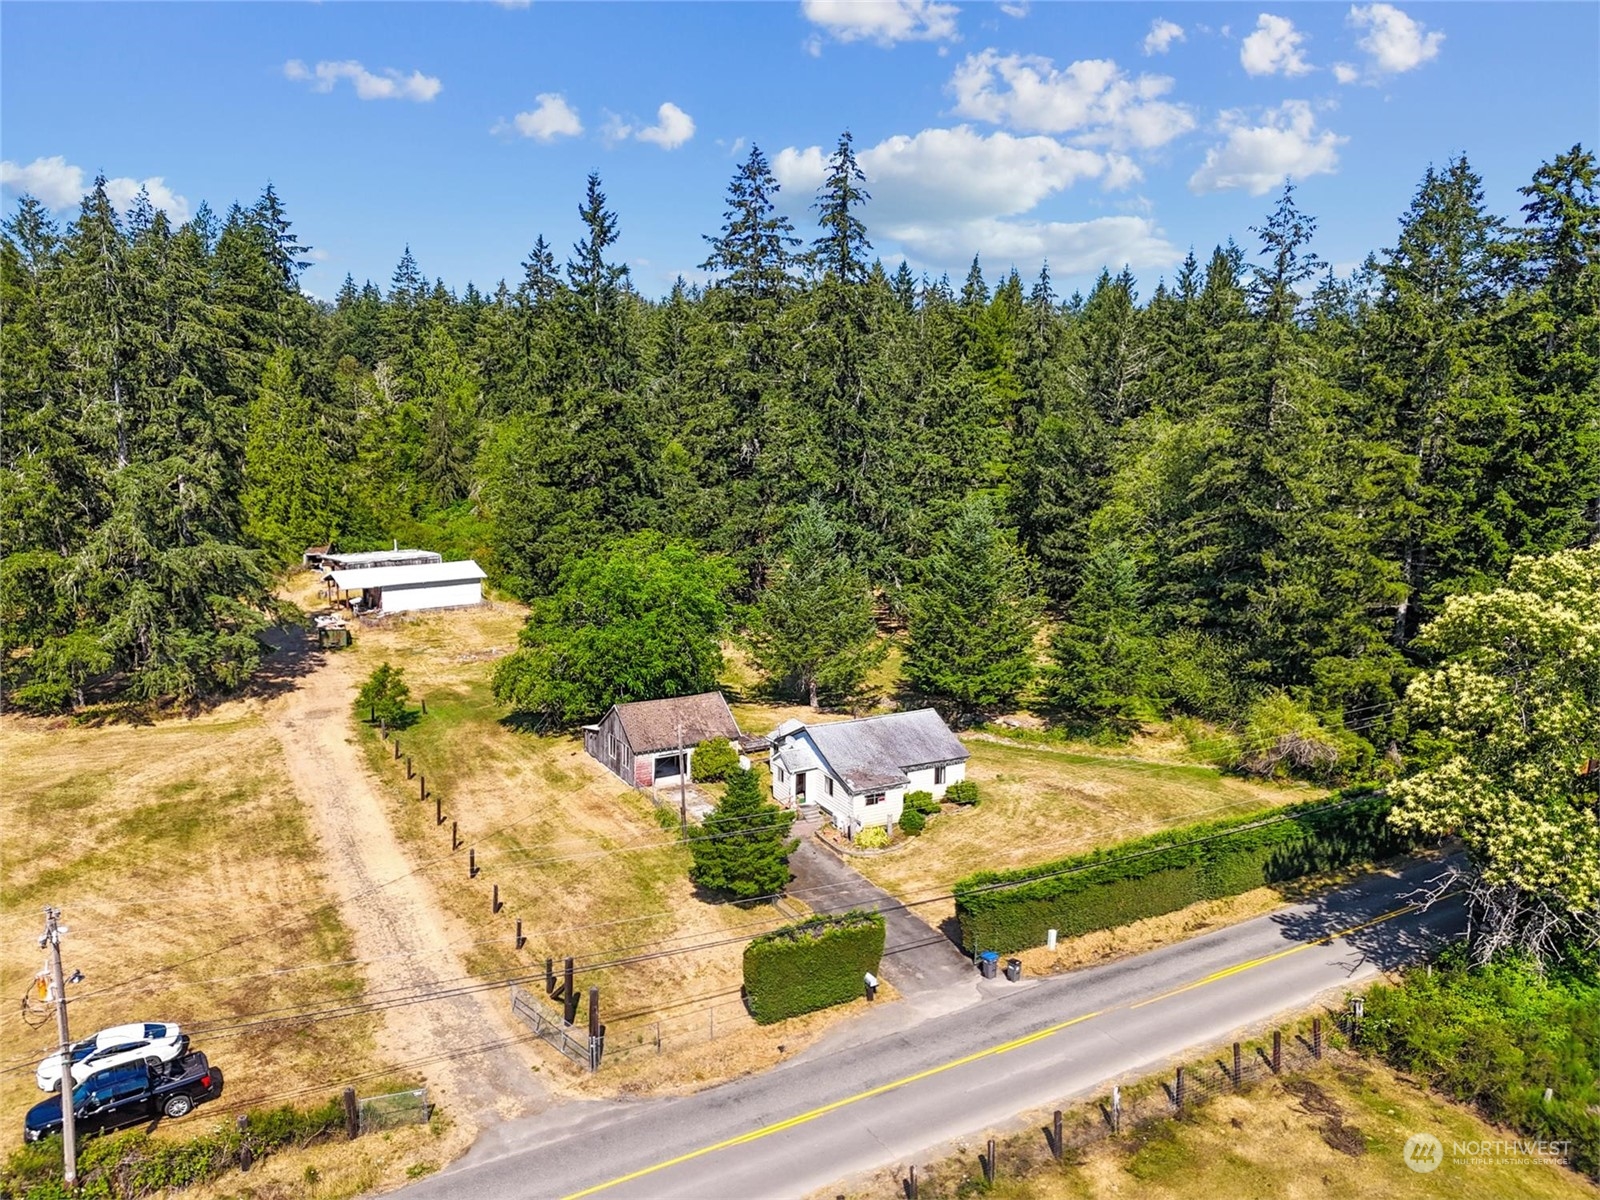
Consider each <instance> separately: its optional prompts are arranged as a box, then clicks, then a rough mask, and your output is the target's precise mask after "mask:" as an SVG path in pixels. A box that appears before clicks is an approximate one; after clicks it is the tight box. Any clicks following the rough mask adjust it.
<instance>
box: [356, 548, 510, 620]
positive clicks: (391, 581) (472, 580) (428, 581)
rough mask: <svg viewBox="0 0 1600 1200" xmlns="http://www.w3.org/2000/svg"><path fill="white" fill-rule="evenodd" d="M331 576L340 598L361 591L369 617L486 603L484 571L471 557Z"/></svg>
mask: <svg viewBox="0 0 1600 1200" xmlns="http://www.w3.org/2000/svg"><path fill="white" fill-rule="evenodd" d="M328 577H329V578H330V579H331V580H332V581H333V588H334V591H335V594H336V595H337V597H338V598H340V599H342V598H343V597H344V594H345V593H346V592H360V593H361V597H360V599H359V600H358V601H357V602H356V603H357V604H358V605H359V609H360V611H361V612H363V613H368V614H378V613H400V612H417V611H419V610H422V609H429V608H468V607H470V606H472V605H476V604H482V603H483V579H484V574H483V568H482V567H480V566H479V565H478V564H477V563H475V562H473V561H472V560H471V559H470V558H469V559H465V560H463V561H461V562H431V563H412V564H410V565H408V566H403V567H362V568H359V569H356V570H350V571H342V570H341V571H331V572H329V576H328Z"/></svg>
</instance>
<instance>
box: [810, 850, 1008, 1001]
mask: <svg viewBox="0 0 1600 1200" xmlns="http://www.w3.org/2000/svg"><path fill="white" fill-rule="evenodd" d="M796 828H797V830H798V829H799V828H800V827H798V826H797V827H796ZM814 829H815V826H807V827H806V828H805V835H804V836H802V837H801V839H800V845H799V847H797V848H796V850H795V852H794V853H793V854H791V855H790V856H789V869H790V871H792V872H793V873H794V884H795V889H796V892H797V893H798V894H799V895H802V896H804V897H805V900H806V903H807V904H809V905H810V906H811V907H812V908H814V909H816V910H817V911H818V912H844V911H845V910H846V909H850V908H865V909H871V910H872V911H874V912H881V913H883V921H884V947H883V966H882V968H881V969H880V970H881V973H882V975H883V977H884V978H885V979H886V980H888V981H889V982H890V983H892V984H894V986H895V988H896V989H897V990H898V991H899V992H900V994H901V995H902V996H908V997H915V996H922V995H925V994H927V993H930V992H947V991H950V990H951V989H971V988H972V987H973V985H974V981H975V976H976V972H974V971H973V969H972V963H971V962H970V961H969V960H968V959H967V956H966V955H964V954H962V953H961V951H960V950H958V949H957V948H956V946H955V944H954V943H953V942H952V941H951V940H950V939H949V938H947V937H945V936H944V934H942V933H940V932H939V931H938V930H937V929H935V928H933V926H931V925H929V924H928V923H927V922H926V921H924V920H923V919H922V918H921V917H919V916H918V915H917V912H916V910H915V909H911V908H902V907H900V902H899V901H898V900H896V899H895V898H894V897H893V896H891V895H890V894H889V893H888V892H886V891H884V890H883V889H882V888H880V887H878V886H876V885H875V884H873V883H870V882H868V881H867V880H866V879H865V878H864V877H863V876H862V875H861V873H860V872H859V871H857V870H856V869H855V868H854V867H852V866H851V865H850V864H849V863H848V862H846V861H844V860H842V859H840V858H839V856H838V855H836V854H834V853H833V852H832V851H831V850H829V849H827V847H825V846H820V845H818V844H817V839H816V838H815V837H812V836H810V835H811V833H812V831H813V830H814ZM972 998H974V997H971V996H968V997H966V999H972Z"/></svg>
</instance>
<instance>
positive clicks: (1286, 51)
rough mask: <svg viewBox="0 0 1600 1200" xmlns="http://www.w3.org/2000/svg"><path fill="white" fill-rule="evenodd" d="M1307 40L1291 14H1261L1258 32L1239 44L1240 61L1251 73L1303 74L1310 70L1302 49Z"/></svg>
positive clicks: (1257, 19)
mask: <svg viewBox="0 0 1600 1200" xmlns="http://www.w3.org/2000/svg"><path fill="white" fill-rule="evenodd" d="M1305 40H1306V38H1305V34H1303V33H1301V32H1300V31H1299V30H1297V29H1296V28H1295V27H1294V22H1293V21H1291V20H1289V18H1288V17H1275V16H1273V15H1272V14H1271V13H1262V14H1261V15H1260V16H1259V17H1257V18H1256V31H1255V32H1254V33H1252V34H1251V35H1250V36H1249V37H1247V38H1245V39H1244V42H1243V44H1241V45H1240V47H1239V61H1240V63H1242V64H1243V65H1244V69H1245V70H1246V71H1248V72H1250V74H1252V75H1276V74H1278V73H1279V72H1282V73H1283V74H1285V75H1304V74H1305V73H1306V72H1307V71H1309V70H1311V64H1310V63H1308V62H1306V60H1305V55H1304V54H1303V53H1302V52H1301V47H1302V46H1303V45H1304V44H1305Z"/></svg>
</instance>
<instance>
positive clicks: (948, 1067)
mask: <svg viewBox="0 0 1600 1200" xmlns="http://www.w3.org/2000/svg"><path fill="white" fill-rule="evenodd" d="M1449 894H1450V895H1454V894H1455V893H1453V892H1452V893H1449ZM1445 898H1446V897H1443V896H1441V897H1440V899H1445ZM1421 907H1422V905H1420V904H1407V905H1405V906H1404V907H1403V908H1396V909H1393V910H1392V911H1390V912H1386V913H1384V914H1382V915H1381V916H1377V917H1374V918H1372V920H1370V921H1363V922H1361V924H1359V925H1352V926H1350V927H1349V928H1348V929H1340V930H1337V931H1335V932H1333V933H1329V934H1324V935H1323V936H1322V937H1319V938H1317V939H1316V940H1315V941H1310V942H1302V943H1301V944H1300V945H1298V946H1291V947H1290V948H1289V949H1287V950H1280V951H1278V952H1277V953H1276V954H1267V955H1264V956H1262V957H1261V958H1253V959H1251V960H1250V961H1248V962H1242V963H1238V964H1236V965H1234V966H1231V967H1225V968H1224V969H1222V970H1220V971H1214V972H1212V973H1211V974H1210V975H1207V976H1205V977H1204V978H1201V979H1197V980H1195V981H1194V982H1193V983H1186V984H1184V985H1183V986H1182V987H1181V988H1177V989H1175V990H1173V991H1170V992H1164V993H1162V994H1161V995H1159V996H1153V997H1151V998H1150V999H1149V1000H1140V1001H1139V1002H1138V1003H1136V1004H1130V1005H1128V1006H1127V1007H1128V1008H1130V1009H1133V1008H1143V1007H1144V1006H1145V1005H1146V1004H1154V1003H1155V1002H1156V1001H1157V1000H1165V999H1167V998H1168V997H1169V996H1176V995H1178V994H1179V993H1181V992H1187V991H1192V990H1193V989H1195V988H1198V987H1204V986H1205V985H1206V984H1208V983H1215V982H1216V981H1217V980H1219V979H1226V978H1228V977H1229V976H1230V975H1237V974H1239V973H1240V972H1241V971H1248V970H1250V969H1251V968H1252V967H1259V966H1261V965H1263V964H1265V963H1269V962H1275V961H1276V960H1278V959H1280V958H1286V957H1288V956H1289V955H1291V954H1298V953H1299V952H1300V951H1302V950H1309V949H1311V948H1312V947H1313V946H1326V945H1329V944H1330V943H1332V942H1334V941H1336V940H1337V939H1339V938H1342V937H1347V936H1349V935H1350V934H1352V933H1359V932H1360V931H1361V930H1363V929H1371V928H1372V927H1373V926H1374V925H1382V924H1383V923H1384V922H1385V921H1392V920H1394V919H1395V918H1396V917H1400V916H1404V915H1405V914H1406V913H1409V912H1415V911H1417V910H1418V909H1420V908H1421ZM1112 1011H1114V1010H1113V1009H1100V1010H1099V1011H1097V1012H1092V1013H1084V1014H1083V1016H1081V1017H1073V1018H1072V1019H1071V1020H1070V1021H1062V1022H1061V1023H1060V1024H1058V1025H1051V1026H1048V1027H1046V1028H1044V1029H1040V1030H1036V1031H1035V1032H1033V1033H1028V1034H1024V1035H1023V1036H1022V1037H1019V1038H1013V1039H1012V1040H1011V1041H1009V1042H1002V1043H1000V1045H998V1046H990V1047H988V1048H987V1049H984V1050H978V1051H975V1052H973V1053H972V1054H968V1055H966V1056H965V1057H963V1058H956V1059H951V1060H950V1061H949V1062H947V1063H940V1064H939V1065H938V1066H936V1067H929V1068H928V1069H927V1070H925V1071H918V1072H917V1073H916V1074H915V1075H907V1076H906V1077H905V1078H904V1079H896V1080H895V1081H894V1082H893V1083H883V1084H879V1085H878V1086H877V1087H875V1088H868V1089H867V1090H866V1091H864V1092H857V1093H856V1094H855V1095H853V1096H846V1097H844V1099H842V1100H835V1101H833V1102H832V1103H831V1104H824V1105H822V1106H821V1107H820V1108H813V1109H811V1110H810V1111H809V1112H803V1113H800V1114H799V1115H798V1116H793V1117H787V1118H785V1119H784V1120H782V1121H774V1122H773V1123H772V1124H770V1125H763V1126H762V1127H761V1128H759V1129H752V1130H751V1131H750V1132H749V1133H741V1134H738V1135H736V1136H734V1137H731V1138H726V1139H724V1140H723V1141H720V1142H716V1143H714V1144H712V1145H710V1146H701V1147H700V1148H699V1149H698V1150H691V1151H689V1152H688V1153H687V1154H680V1155H678V1156H677V1157H676V1158H669V1159H665V1160H663V1161H662V1162H658V1163H655V1164H653V1165H651V1166H648V1167H641V1168H639V1170H637V1171H630V1172H629V1173H628V1174H626V1175H618V1176H617V1177H616V1178H615V1179H608V1180H606V1181H605V1182H604V1183H597V1184H595V1185H594V1186H593V1187H587V1188H584V1189H583V1190H582V1191H581V1192H572V1193H571V1194H569V1195H567V1196H564V1197H563V1198H562V1200H582V1198H583V1197H584V1196H593V1195H595V1194H596V1193H598V1192H603V1191H606V1190H608V1189H609V1188H614V1187H619V1186H621V1185H622V1184H624V1183H631V1182H633V1181H634V1180H635V1179H643V1178H644V1177H645V1176H646V1175H654V1174H655V1173H656V1172H657V1171H665V1170H667V1169H668V1168H669V1167H676V1166H678V1165H680V1164H682V1163H686V1162H692V1161H693V1160H694V1159H697V1158H704V1157H705V1156H706V1155H707V1154H715V1153H716V1152H717V1151H718V1150H727V1149H729V1148H730V1147H732V1146H742V1145H745V1144H746V1143H749V1142H754V1141H757V1140H759V1139H761V1138H764V1137H770V1136H771V1135H772V1134H775V1133H782V1132H783V1131H784V1130H786V1129H793V1128H795V1127H796V1126H797V1125H804V1124H806V1123H807V1122H809V1121H815V1120H816V1119H817V1118H819V1117H825V1116H827V1115H828V1114H829V1113H831V1112H837V1111H838V1110H839V1109H841V1108H845V1107H847V1106H848V1105H851V1104H857V1103H859V1102H861V1101H862V1100H870V1099H872V1097H874V1096H881V1095H883V1094H884V1093H885V1092H892V1091H894V1090H895V1089H896V1088H902V1087H906V1086H907V1085H909V1084H913V1083H917V1082H919V1081H921V1080H923V1079H930V1078H932V1077H933V1076H935V1075H942V1074H943V1073H944V1072H946V1071H953V1070H955V1069H956V1068H957V1067H964V1066H967V1065H968V1064H969V1063H975V1062H978V1061H980V1060H982V1059H985V1058H993V1057H994V1056H995V1055H998V1054H1005V1053H1006V1052H1007V1051H1009V1050H1016V1049H1019V1048H1020V1047H1022V1046H1027V1045H1030V1044H1031V1043H1033V1042H1039V1041H1043V1040H1044V1039H1045V1038H1048V1037H1054V1036H1055V1035H1056V1034H1058V1033H1060V1032H1061V1031H1062V1030H1063V1029H1070V1028H1071V1027H1072V1026H1074V1025H1081V1024H1082V1023H1083V1022H1084V1021H1090V1020H1093V1019H1094V1018H1095V1017H1099V1016H1104V1015H1105V1014H1106V1013H1108V1012H1112Z"/></svg>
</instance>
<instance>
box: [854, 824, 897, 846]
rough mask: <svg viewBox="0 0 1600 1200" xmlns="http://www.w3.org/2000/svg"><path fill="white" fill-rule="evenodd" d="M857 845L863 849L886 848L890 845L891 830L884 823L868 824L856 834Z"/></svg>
mask: <svg viewBox="0 0 1600 1200" xmlns="http://www.w3.org/2000/svg"><path fill="white" fill-rule="evenodd" d="M856 845H857V846H859V847H860V848H861V849H863V850H884V849H887V848H888V845H889V831H888V830H887V829H885V828H884V827H883V826H882V825H868V826H867V827H866V828H865V829H863V830H862V831H861V832H860V833H858V834H856Z"/></svg>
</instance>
